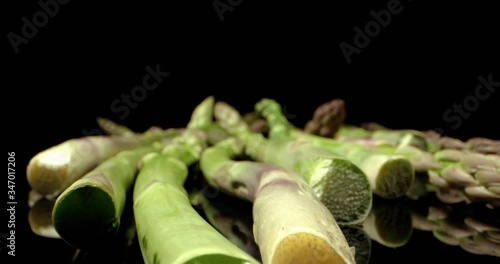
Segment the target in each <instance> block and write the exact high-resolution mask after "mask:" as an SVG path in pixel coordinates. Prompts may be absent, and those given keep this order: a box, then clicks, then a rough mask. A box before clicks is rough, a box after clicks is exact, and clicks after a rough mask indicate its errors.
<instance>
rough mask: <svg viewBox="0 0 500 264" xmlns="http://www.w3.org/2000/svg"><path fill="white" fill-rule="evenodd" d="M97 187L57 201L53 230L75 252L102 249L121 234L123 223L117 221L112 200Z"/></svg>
mask: <svg viewBox="0 0 500 264" xmlns="http://www.w3.org/2000/svg"><path fill="white" fill-rule="evenodd" d="M97 185H98V183H96V184H93V185H90V184H89V185H82V186H79V187H77V188H76V189H72V190H71V192H66V191H65V192H63V193H62V194H61V196H59V198H58V199H57V200H56V205H55V206H54V211H53V212H52V219H53V223H54V227H55V229H56V231H57V233H58V234H59V235H60V236H61V238H62V239H63V240H65V241H66V242H67V243H68V244H70V245H72V246H74V247H76V248H80V249H91V248H95V247H98V246H101V245H103V242H104V243H105V242H107V241H110V240H109V239H110V238H112V237H113V236H114V235H115V234H116V232H117V230H118V227H119V224H120V219H119V218H117V217H116V213H115V205H114V202H113V198H112V196H111V195H110V194H109V193H108V192H106V191H104V190H103V188H102V187H98V186H97ZM68 190H69V189H68ZM66 193H68V195H66Z"/></svg>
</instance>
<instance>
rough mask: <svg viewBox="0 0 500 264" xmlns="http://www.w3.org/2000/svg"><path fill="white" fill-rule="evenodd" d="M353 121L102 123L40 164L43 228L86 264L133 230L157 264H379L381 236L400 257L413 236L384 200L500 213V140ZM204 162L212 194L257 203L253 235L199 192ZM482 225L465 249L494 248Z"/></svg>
mask: <svg viewBox="0 0 500 264" xmlns="http://www.w3.org/2000/svg"><path fill="white" fill-rule="evenodd" d="M344 120H345V109H344V102H343V101H342V100H333V101H331V102H329V103H327V104H324V105H322V106H320V107H319V108H318V110H317V111H316V112H315V113H314V116H313V118H312V120H311V121H310V122H308V123H307V125H306V126H305V128H304V129H300V128H298V127H296V126H294V125H293V124H292V123H290V122H289V121H288V120H287V119H286V117H285V115H284V114H283V112H282V111H281V106H280V105H279V104H278V103H277V102H276V101H274V100H271V99H268V98H264V99H262V100H260V101H258V102H257V103H256V104H255V110H254V112H252V113H249V114H247V115H241V114H240V113H239V112H238V111H237V110H236V109H235V108H233V107H232V106H231V105H229V104H227V103H225V102H222V101H218V102H215V99H214V97H212V96H210V97H207V98H206V99H205V100H204V101H203V102H201V103H200V104H199V105H198V106H197V107H196V108H195V109H194V111H193V112H192V115H191V119H190V120H189V122H188V123H187V125H186V126H185V127H183V128H169V129H162V128H159V127H152V128H151V129H150V130H148V131H146V132H142V133H140V132H135V131H133V130H131V129H129V128H127V127H125V126H123V125H119V124H116V123H114V122H113V121H111V120H107V119H105V118H101V117H99V118H97V122H98V124H99V126H100V127H101V128H102V130H103V131H105V132H106V133H107V135H104V136H90V137H82V138H76V139H70V140H67V141H65V142H63V143H61V144H59V145H57V146H54V147H52V148H49V149H46V150H44V151H42V152H40V153H38V154H37V155H35V156H34V157H33V158H32V160H31V161H30V163H29V165H28V167H27V178H28V182H29V183H30V185H31V187H32V190H33V194H36V195H32V197H31V198H32V199H33V201H31V202H30V206H31V207H32V208H31V209H32V210H31V211H30V225H31V226H32V230H33V232H35V233H37V234H39V235H41V236H46V237H51V238H62V239H63V240H64V241H65V242H67V243H68V244H70V245H72V246H74V247H75V248H77V249H79V250H82V251H81V252H80V253H79V254H78V256H79V258H82V256H83V255H85V256H88V255H87V254H84V253H82V252H88V250H91V251H92V250H98V248H99V247H100V246H101V245H104V244H106V243H108V242H110V241H113V240H116V239H118V237H123V233H122V235H120V230H125V231H122V232H125V233H126V234H128V235H127V236H126V237H127V239H126V240H127V241H128V242H127V243H126V244H127V245H130V238H131V237H133V238H134V239H137V241H138V244H139V246H140V249H141V252H142V255H143V258H144V260H145V262H147V263H149V262H152V263H226V262H227V263H259V262H261V261H262V262H263V263H290V262H295V261H296V262H298V263H302V262H312V263H368V259H369V257H370V248H371V244H370V241H371V240H370V239H372V240H374V241H377V242H379V243H381V244H383V245H386V246H388V247H399V246H401V245H403V244H405V243H406V241H408V239H409V237H410V236H411V229H409V228H408V226H409V225H408V223H409V221H408V219H409V217H408V215H407V214H405V213H404V212H405V211H404V210H397V212H398V214H389V213H388V210H385V209H383V208H385V207H383V206H380V204H379V203H378V202H377V201H380V199H382V200H391V201H393V202H397V201H398V199H399V198H408V197H410V198H412V199H415V200H418V199H420V198H421V197H423V196H426V195H428V194H429V193H433V192H434V193H436V197H438V198H439V199H440V200H441V201H444V202H446V203H448V204H450V203H459V202H464V201H465V202H466V203H468V204H472V203H474V204H479V203H476V202H485V203H486V204H487V205H488V206H490V207H491V206H492V207H496V206H499V204H500V202H499V201H500V199H499V198H500V194H499V184H500V179H499V178H500V174H499V170H500V165H499V164H500V159H499V156H498V142H497V141H493V140H489V139H482V138H475V139H472V140H470V141H467V142H461V141H457V140H455V141H454V140H452V139H451V138H446V137H436V136H435V135H432V134H430V133H428V132H422V131H417V130H412V129H405V130H394V129H388V128H385V127H382V126H380V125H376V124H370V125H366V126H359V127H358V126H352V125H346V124H344V123H343V122H344ZM462 143H463V144H462ZM195 165H196V166H199V168H200V173H201V175H202V178H203V179H204V181H205V182H206V184H208V185H210V186H212V187H213V188H216V189H217V190H221V191H222V192H224V193H225V194H228V195H229V196H233V197H237V198H238V199H241V200H244V201H248V202H250V204H251V209H252V214H251V216H252V219H251V224H252V225H253V227H252V228H248V226H246V225H244V224H243V223H241V222H239V221H237V220H234V219H232V218H224V215H223V214H221V213H220V212H219V211H218V210H217V209H216V208H215V207H213V206H211V204H210V202H209V201H208V200H207V199H204V196H203V195H202V194H200V193H199V192H197V191H195V192H194V193H191V194H190V192H191V190H190V189H187V188H186V181H187V180H189V179H190V177H193V176H192V175H190V168H192V167H193V166H195ZM373 195H375V196H376V197H374V196H373ZM379 198H380V199H379ZM35 201H38V203H35ZM195 206H201V207H202V208H203V210H202V211H203V212H204V214H205V215H204V216H202V215H201V214H200V212H198V211H196V210H195V208H194V207H195ZM392 207H394V206H392ZM381 208H382V209H381ZM127 209H128V210H130V211H132V215H133V220H132V221H131V220H130V218H125V217H130V215H129V216H127V214H126V211H127ZM418 220H419V218H415V217H414V218H413V223H414V226H415V225H418V223H421V222H418ZM426 220H429V219H426ZM403 221H404V223H406V224H403V225H399V226H400V228H395V229H393V230H392V231H394V230H396V231H397V232H392V231H390V229H391V227H393V226H394V225H395V223H396V222H399V223H401V222H403ZM468 221H469V222H470V223H471V224H472V225H474V221H470V220H468ZM424 223H425V224H427V225H431V224H432V223H430V222H428V221H427V222H424ZM124 224H125V226H123V225H124ZM130 224H131V225H133V228H127V227H128V226H130ZM434 224H435V223H434ZM476 224H477V223H476ZM235 226H237V227H238V228H237V229H236V230H235V229H232V228H234V227H235ZM424 226H425V225H424ZM230 228H231V229H230ZM475 228H476V231H478V230H481V231H480V232H479V231H478V232H479V233H480V234H479V233H478V232H476V233H475V234H476V236H473V237H471V236H469V238H473V239H469V240H463V241H462V240H460V241H461V242H460V243H459V244H460V245H462V244H463V245H464V247H466V248H467V249H468V250H470V251H471V252H483V251H482V249H478V247H477V246H475V245H476V244H474V243H483V244H484V241H483V240H485V239H486V240H488V241H490V242H491V241H492V240H494V241H496V240H495V239H497V236H498V234H497V233H498V230H497V229H494V228H493V229H492V228H491V225H490V227H489V228H488V229H481V228H483V226H481V225H476V227H475ZM388 230H389V231H388ZM433 230H434V229H433ZM436 233H438V235H442V234H443V232H442V231H441V230H440V231H439V232H438V231H436ZM129 235H130V236H129ZM242 235H243V236H242ZM368 237H369V238H370V239H368ZM441 237H443V236H441ZM245 239H246V240H245ZM249 240H250V241H249ZM478 241H479V242H478ZM249 242H251V243H249ZM495 243H496V242H495ZM488 245H490V246H491V244H488ZM488 250H489V251H488V252H489V253H488V254H490V253H491V252H493V253H492V254H497V253H498V251H495V250H493V251H492V250H490V249H488ZM256 251H258V252H256ZM483 253H484V252H483Z"/></svg>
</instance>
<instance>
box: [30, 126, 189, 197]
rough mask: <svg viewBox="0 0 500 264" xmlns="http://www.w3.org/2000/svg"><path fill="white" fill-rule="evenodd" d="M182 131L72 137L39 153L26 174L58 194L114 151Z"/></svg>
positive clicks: (34, 185)
mask: <svg viewBox="0 0 500 264" xmlns="http://www.w3.org/2000/svg"><path fill="white" fill-rule="evenodd" d="M179 133H180V132H179V130H177V129H169V130H165V131H160V132H145V133H142V134H137V135H133V136H87V137H81V138H75V139H70V140H67V141H64V142H62V143H60V144H58V145H56V146H53V147H50V148H48V149H45V150H43V151H41V152H39V153H37V154H36V155H35V156H34V157H32V159H31V160H30V162H29V164H28V166H27V170H26V176H27V180H28V183H29V184H30V186H31V189H33V190H35V191H37V192H39V193H40V194H42V195H44V196H48V197H49V198H50V197H55V196H57V195H58V194H60V193H61V192H62V191H64V190H65V189H66V188H67V187H69V186H70V185H71V184H72V183H74V182H75V181H76V180H78V179H80V178H81V177H82V176H83V175H84V174H85V173H87V172H89V171H90V170H92V169H93V168H95V167H96V166H97V165H98V164H100V163H101V162H103V161H104V160H106V159H108V158H110V157H112V156H114V155H115V154H117V153H119V152H121V151H124V150H131V149H134V148H137V147H141V146H146V145H150V144H152V143H154V142H161V141H168V140H170V139H171V138H172V137H174V136H175V135H178V134H179Z"/></svg>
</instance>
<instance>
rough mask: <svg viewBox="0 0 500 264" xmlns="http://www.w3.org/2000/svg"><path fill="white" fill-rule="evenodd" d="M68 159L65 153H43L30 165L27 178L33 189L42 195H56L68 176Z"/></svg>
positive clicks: (33, 159)
mask: <svg viewBox="0 0 500 264" xmlns="http://www.w3.org/2000/svg"><path fill="white" fill-rule="evenodd" d="M68 159H69V155H66V153H65V152H64V151H60V152H54V151H51V152H48V151H47V152H45V151H44V152H41V153H39V154H38V155H36V156H34V157H33V158H32V159H31V160H30V162H29V163H28V166H27V169H26V177H27V180H28V183H29V185H30V187H31V189H33V190H35V191H37V192H38V193H40V194H42V195H56V194H58V193H57V192H59V191H60V190H61V187H62V186H63V184H64V181H65V178H66V177H65V175H68V173H69V171H68V170H69V169H68V166H67V164H68Z"/></svg>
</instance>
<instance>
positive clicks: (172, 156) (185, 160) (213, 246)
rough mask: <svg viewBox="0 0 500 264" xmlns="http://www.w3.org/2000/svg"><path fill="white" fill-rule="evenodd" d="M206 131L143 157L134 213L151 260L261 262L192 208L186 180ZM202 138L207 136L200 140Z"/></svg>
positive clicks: (189, 133) (188, 134) (188, 133)
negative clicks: (185, 183) (185, 186)
mask: <svg viewBox="0 0 500 264" xmlns="http://www.w3.org/2000/svg"><path fill="white" fill-rule="evenodd" d="M200 135H203V134H202V133H194V132H193V130H191V129H190V130H187V131H186V132H185V135H183V136H182V137H181V139H180V140H178V141H177V140H176V141H175V142H172V143H171V144H170V145H168V146H167V147H166V148H165V149H164V150H163V151H162V152H163V153H162V154H157V153H155V154H150V155H147V156H146V157H144V159H143V161H142V166H141V169H140V172H139V175H138V176H137V180H136V183H135V186H134V194H133V197H134V207H133V208H134V215H135V218H136V223H137V234H138V238H139V243H140V247H141V251H142V254H143V258H144V260H145V262H146V263H168V264H174V263H192V264H194V263H242V264H243V263H259V262H258V261H257V260H256V259H254V258H253V257H251V256H250V255H248V254H247V253H245V252H244V251H242V250H241V249H240V248H238V247H237V246H236V245H234V244H233V243H231V242H230V241H229V240H227V239H226V238H225V237H224V236H223V235H222V234H221V233H219V232H218V231H217V230H216V229H214V228H213V227H212V226H211V225H210V224H209V223H207V222H206V221H205V220H204V219H203V218H202V217H201V216H200V215H199V214H198V212H196V211H195V210H194V208H193V207H192V206H191V204H190V201H189V198H188V194H187V192H186V190H185V189H184V186H183V185H184V182H185V180H186V177H187V175H188V166H189V165H191V164H193V163H194V162H196V161H197V159H198V158H199V155H200V154H201V152H202V150H203V148H204V146H203V144H204V143H205V139H204V138H203V136H200ZM200 138H203V139H201V140H200Z"/></svg>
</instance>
